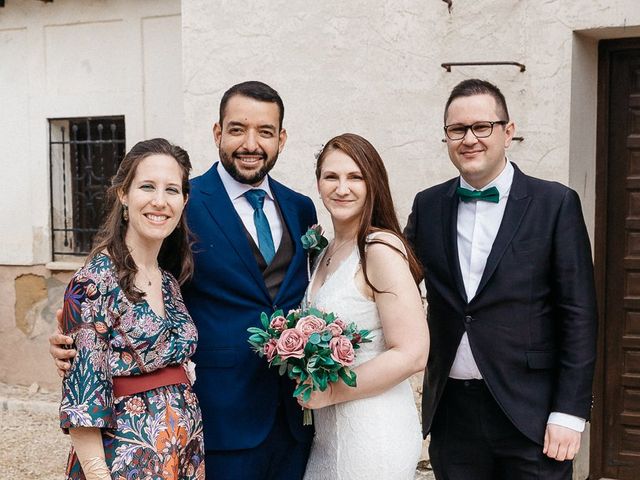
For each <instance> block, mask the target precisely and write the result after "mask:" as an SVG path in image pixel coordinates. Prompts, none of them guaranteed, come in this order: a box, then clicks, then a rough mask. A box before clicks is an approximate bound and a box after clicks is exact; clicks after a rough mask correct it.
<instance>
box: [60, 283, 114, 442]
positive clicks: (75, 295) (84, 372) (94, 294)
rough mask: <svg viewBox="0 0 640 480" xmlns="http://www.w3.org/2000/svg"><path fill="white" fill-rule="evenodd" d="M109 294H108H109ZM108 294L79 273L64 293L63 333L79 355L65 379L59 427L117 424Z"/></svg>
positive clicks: (112, 425) (109, 426) (110, 425)
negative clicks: (114, 411)
mask: <svg viewBox="0 0 640 480" xmlns="http://www.w3.org/2000/svg"><path fill="white" fill-rule="evenodd" d="M107 295H108V294H107ZM108 304H109V302H108V301H107V297H106V296H105V294H104V292H100V291H99V287H98V285H96V283H95V282H94V281H93V280H92V279H89V278H86V277H84V276H82V275H78V274H77V275H76V276H74V278H73V279H72V280H71V282H70V283H69V286H68V287H67V290H66V291H65V294H64V305H63V313H62V322H63V333H65V334H66V335H70V336H71V338H73V342H74V345H73V347H74V348H75V349H76V351H77V355H76V356H75V357H74V359H73V360H72V362H71V368H70V370H69V371H68V372H67V375H66V376H65V378H64V380H63V382H62V401H61V403H60V427H61V428H63V429H64V430H67V429H68V428H70V427H98V428H115V426H116V421H115V417H114V414H113V385H112V381H111V372H110V368H109V337H110V323H111V322H110V321H109V319H108V315H109V313H108V310H107V308H108Z"/></svg>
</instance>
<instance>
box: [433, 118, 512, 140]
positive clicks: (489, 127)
mask: <svg viewBox="0 0 640 480" xmlns="http://www.w3.org/2000/svg"><path fill="white" fill-rule="evenodd" d="M507 123H509V122H508V121H507V120H497V121H495V122H474V123H472V124H471V125H463V124H462V123H452V124H451V125H445V126H444V133H445V134H446V135H447V137H448V138H449V140H462V139H463V138H464V137H465V135H466V134H467V130H471V133H473V134H474V135H475V137H476V138H487V137H490V136H491V134H492V133H493V126H494V125H506V124H507Z"/></svg>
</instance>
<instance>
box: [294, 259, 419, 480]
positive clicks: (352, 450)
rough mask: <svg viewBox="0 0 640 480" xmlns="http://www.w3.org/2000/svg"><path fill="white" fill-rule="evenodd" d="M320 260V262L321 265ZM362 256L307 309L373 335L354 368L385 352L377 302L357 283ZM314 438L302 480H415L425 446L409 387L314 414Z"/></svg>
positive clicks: (335, 276) (331, 278)
mask: <svg viewBox="0 0 640 480" xmlns="http://www.w3.org/2000/svg"><path fill="white" fill-rule="evenodd" d="M321 260H322V258H320V259H319V261H321ZM359 268H360V255H359V252H358V249H357V248H354V250H353V252H351V255H350V256H349V257H348V258H347V259H345V260H344V262H343V263H342V264H341V265H340V266H339V267H338V269H337V270H336V271H335V272H334V273H333V275H331V276H329V277H328V278H327V280H326V281H325V283H324V284H323V285H322V286H321V287H320V288H319V289H318V290H317V292H316V293H315V298H309V297H310V295H311V288H312V287H313V280H314V278H315V272H314V274H313V276H312V278H311V282H310V284H309V288H308V289H307V293H306V295H305V298H304V302H305V304H307V305H311V306H314V307H316V308H319V309H323V310H325V311H328V312H334V313H336V314H337V315H338V316H339V317H340V318H342V319H344V320H345V321H346V322H347V323H351V322H356V324H357V325H358V328H361V329H368V330H371V331H372V335H373V342H371V343H365V344H362V345H361V347H360V349H358V350H356V363H355V364H356V365H359V364H361V363H363V362H366V361H367V360H370V359H372V358H374V357H376V356H377V355H380V354H381V353H382V352H384V351H385V350H386V345H385V341H384V335H383V333H382V326H381V324H380V318H379V316H378V309H377V307H376V304H375V302H373V301H372V300H370V299H368V298H366V297H365V296H364V295H362V293H360V291H359V290H358V287H357V286H356V283H355V275H356V273H357V271H358V269H359ZM313 417H314V418H313V424H314V426H315V430H316V435H315V437H314V440H313V445H312V447H311V456H310V457H309V463H308V464H307V470H306V472H305V476H304V480H329V479H331V480H371V479H377V480H403V479H406V480H413V478H415V470H416V465H417V463H418V460H419V457H420V451H421V445H422V435H421V433H420V421H419V419H418V412H417V410H416V406H415V403H414V399H413V392H412V390H411V386H410V385H409V381H408V380H405V381H403V382H402V383H400V384H399V385H396V386H395V387H393V388H391V389H389V390H387V391H386V392H384V393H382V394H380V395H377V396H375V397H369V398H364V399H361V400H354V401H351V402H345V403H340V404H338V405H332V406H330V407H325V408H321V409H318V410H314V414H313Z"/></svg>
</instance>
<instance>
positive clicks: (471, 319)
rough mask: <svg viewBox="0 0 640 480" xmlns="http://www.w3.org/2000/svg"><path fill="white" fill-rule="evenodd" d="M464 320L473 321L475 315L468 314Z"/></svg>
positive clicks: (466, 321)
mask: <svg viewBox="0 0 640 480" xmlns="http://www.w3.org/2000/svg"><path fill="white" fill-rule="evenodd" d="M464 321H465V323H471V322H473V317H472V316H471V315H467V316H466V317H464Z"/></svg>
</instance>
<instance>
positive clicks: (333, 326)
mask: <svg viewBox="0 0 640 480" xmlns="http://www.w3.org/2000/svg"><path fill="white" fill-rule="evenodd" d="M327 330H329V331H330V332H331V336H333V337H337V336H339V335H341V334H342V328H340V325H338V324H337V323H335V322H334V323H330V324H329V325H327Z"/></svg>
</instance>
